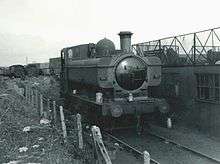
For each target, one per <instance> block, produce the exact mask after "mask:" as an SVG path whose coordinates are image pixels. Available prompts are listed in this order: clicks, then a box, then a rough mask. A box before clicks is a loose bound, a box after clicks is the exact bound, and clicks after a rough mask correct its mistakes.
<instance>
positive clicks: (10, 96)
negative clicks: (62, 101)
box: [0, 77, 73, 164]
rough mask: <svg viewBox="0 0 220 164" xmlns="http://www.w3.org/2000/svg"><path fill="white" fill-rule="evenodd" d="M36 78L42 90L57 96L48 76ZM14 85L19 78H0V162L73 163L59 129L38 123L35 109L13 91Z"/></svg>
mask: <svg viewBox="0 0 220 164" xmlns="http://www.w3.org/2000/svg"><path fill="white" fill-rule="evenodd" d="M42 78H43V77H42ZM38 80H39V84H38V85H39V88H41V89H42V90H43V91H42V92H44V93H45V94H48V95H49V94H51V97H52V96H54V97H56V96H57V95H56V94H57V92H56V90H54V88H53V87H57V86H56V85H54V86H50V85H51V80H50V79H48V78H43V80H45V81H46V82H48V81H49V82H48V83H46V82H45V81H43V80H42V79H38ZM35 83H36V84H37V82H36V81H35ZM14 84H18V85H19V80H18V79H13V80H11V79H5V80H4V79H2V78H1V79H0V145H1V146H0V163H13V162H14V163H45V164H48V163H49V164H50V163H51V164H54V163H73V158H72V155H71V154H70V153H68V151H67V149H66V147H65V145H64V144H63V140H62V135H61V134H60V132H59V130H57V128H55V127H53V126H51V125H50V124H44V123H42V124H40V123H39V113H38V111H37V110H36V109H35V108H34V107H33V106H32V105H31V104H28V103H27V101H26V100H25V98H24V97H23V96H22V95H19V94H18V93H17V92H16V91H15V89H14V87H13V86H14ZM50 92H51V93H50ZM15 161H16V162H15Z"/></svg>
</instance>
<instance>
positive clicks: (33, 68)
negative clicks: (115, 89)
mask: <svg viewBox="0 0 220 164" xmlns="http://www.w3.org/2000/svg"><path fill="white" fill-rule="evenodd" d="M25 70H26V74H27V76H29V77H37V76H39V75H40V74H41V73H42V72H41V70H40V63H30V64H28V65H26V67H25Z"/></svg>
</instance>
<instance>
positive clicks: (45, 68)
mask: <svg viewBox="0 0 220 164" xmlns="http://www.w3.org/2000/svg"><path fill="white" fill-rule="evenodd" d="M40 74H41V75H45V76H48V75H50V68H49V63H48V62H46V63H40Z"/></svg>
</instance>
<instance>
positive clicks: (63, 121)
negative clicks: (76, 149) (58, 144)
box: [60, 106, 67, 143]
mask: <svg viewBox="0 0 220 164" xmlns="http://www.w3.org/2000/svg"><path fill="white" fill-rule="evenodd" d="M60 120H61V125H62V130H63V139H64V143H66V142H67V132H66V124H65V119H64V113H63V107H62V106H60Z"/></svg>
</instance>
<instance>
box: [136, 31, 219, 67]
mask: <svg viewBox="0 0 220 164" xmlns="http://www.w3.org/2000/svg"><path fill="white" fill-rule="evenodd" d="M133 48H134V50H135V52H136V53H137V55H141V56H148V55H155V56H158V57H160V59H161V61H162V64H163V65H174V66H176V65H177V66H178V65H208V64H215V63H216V62H217V61H219V60H220V27H217V28H213V29H208V30H203V31H199V32H194V33H188V34H183V35H178V36H173V37H167V38H163V39H158V40H153V41H148V42H144V43H138V44H134V45H133Z"/></svg>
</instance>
